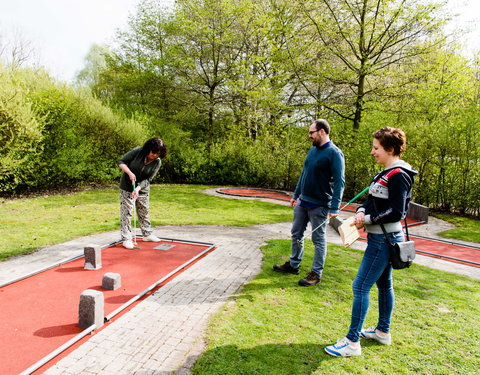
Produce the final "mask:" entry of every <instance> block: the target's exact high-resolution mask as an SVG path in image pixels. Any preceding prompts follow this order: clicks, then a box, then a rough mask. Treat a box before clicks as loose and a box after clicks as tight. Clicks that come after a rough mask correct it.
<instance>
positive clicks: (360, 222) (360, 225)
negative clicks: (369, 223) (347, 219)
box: [351, 212, 365, 229]
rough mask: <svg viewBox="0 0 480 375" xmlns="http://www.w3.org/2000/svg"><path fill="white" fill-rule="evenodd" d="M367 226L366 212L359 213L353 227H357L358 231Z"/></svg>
mask: <svg viewBox="0 0 480 375" xmlns="http://www.w3.org/2000/svg"><path fill="white" fill-rule="evenodd" d="M364 224H365V213H364V212H357V214H356V215H355V217H354V219H353V224H351V226H354V225H355V226H356V227H357V229H360V228H363V226H364Z"/></svg>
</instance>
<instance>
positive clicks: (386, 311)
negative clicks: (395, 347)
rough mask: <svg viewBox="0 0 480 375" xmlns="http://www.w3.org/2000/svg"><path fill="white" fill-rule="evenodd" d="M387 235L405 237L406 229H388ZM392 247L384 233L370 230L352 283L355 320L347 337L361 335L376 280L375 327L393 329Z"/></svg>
mask: <svg viewBox="0 0 480 375" xmlns="http://www.w3.org/2000/svg"><path fill="white" fill-rule="evenodd" d="M388 236H389V237H390V240H391V241H392V242H402V241H403V240H404V236H403V232H396V233H389V234H388ZM389 251H390V250H389V244H388V242H387V241H386V239H385V236H384V235H383V234H373V233H369V234H368V245H367V249H366V250H365V254H364V255H363V259H362V263H361V264H360V268H359V269H358V273H357V276H356V277H355V280H353V284H352V289H353V306H352V320H351V323H350V329H349V331H348V334H347V338H348V339H349V340H351V341H353V342H357V341H358V340H359V338H360V331H361V329H362V327H363V323H364V321H365V318H366V316H367V312H368V306H369V303H370V289H372V286H373V284H374V283H376V284H377V288H378V324H377V327H376V328H377V329H378V330H380V331H382V332H385V333H388V332H389V330H390V319H391V317H392V311H393V305H394V303H395V295H394V291H393V280H392V266H391V265H390V263H389Z"/></svg>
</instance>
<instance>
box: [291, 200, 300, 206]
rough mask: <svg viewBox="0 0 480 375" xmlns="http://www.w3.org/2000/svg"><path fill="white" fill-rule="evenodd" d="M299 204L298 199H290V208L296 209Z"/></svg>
mask: <svg viewBox="0 0 480 375" xmlns="http://www.w3.org/2000/svg"><path fill="white" fill-rule="evenodd" d="M297 203H298V199H293V198H292V199H290V206H292V207H295V206H296V205H297Z"/></svg>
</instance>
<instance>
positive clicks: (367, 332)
mask: <svg viewBox="0 0 480 375" xmlns="http://www.w3.org/2000/svg"><path fill="white" fill-rule="evenodd" d="M360 337H362V338H364V339H368V340H375V341H378V342H379V343H380V344H383V345H390V344H391V343H392V335H390V333H387V334H386V335H385V336H380V335H379V334H378V333H377V329H376V328H375V327H370V328H368V329H362V330H361V331H360Z"/></svg>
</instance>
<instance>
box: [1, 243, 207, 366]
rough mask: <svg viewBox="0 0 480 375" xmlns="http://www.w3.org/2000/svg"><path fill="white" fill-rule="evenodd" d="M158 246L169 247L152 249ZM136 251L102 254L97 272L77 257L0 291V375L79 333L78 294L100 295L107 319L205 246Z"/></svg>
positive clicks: (148, 247) (111, 249)
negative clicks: (115, 280)
mask: <svg viewBox="0 0 480 375" xmlns="http://www.w3.org/2000/svg"><path fill="white" fill-rule="evenodd" d="M162 243H165V244H174V245H175V246H174V247H173V248H171V249H169V250H167V251H163V250H155V249H154V247H157V246H158V245H160V244H162ZM138 246H139V247H140V250H127V249H124V248H123V247H121V246H120V245H117V246H112V247H109V248H106V249H104V250H102V268H101V269H100V270H95V271H88V270H84V268H83V267H84V263H85V260H84V258H80V259H78V260H75V261H72V262H69V263H67V264H64V265H62V266H59V267H55V268H52V269H50V270H47V271H44V272H42V273H40V274H37V275H34V276H31V277H29V278H27V279H24V280H20V281H18V282H15V283H13V284H10V285H6V286H4V287H2V288H0V306H1V308H0V374H2V375H10V374H12V375H13V374H18V373H20V372H21V371H24V370H25V369H27V368H28V367H30V366H31V365H33V364H34V363H36V362H37V361H39V360H41V359H42V358H43V357H45V356H46V355H48V354H49V353H51V352H52V351H54V350H55V349H57V348H58V347H60V346H61V345H63V344H64V343H66V342H67V341H68V340H70V339H71V338H73V337H75V336H76V335H77V334H79V333H80V332H81V331H82V330H81V329H80V328H78V326H77V324H78V307H79V301H80V294H81V293H82V292H83V291H84V290H86V289H95V290H100V291H102V292H103V293H104V298H105V315H108V314H110V313H111V312H113V311H115V310H116V309H117V308H118V307H120V306H121V305H123V304H124V303H126V302H127V301H128V300H130V299H131V298H133V297H135V296H136V295H137V294H139V293H141V292H142V291H144V290H145V289H147V288H148V287H149V286H150V285H152V284H154V283H156V282H157V281H158V280H160V279H161V278H162V277H164V276H166V275H168V274H169V273H170V272H171V271H173V270H175V269H176V268H178V267H179V266H181V265H182V264H184V263H185V262H187V261H189V260H190V259H192V258H193V257H195V256H196V255H198V254H200V253H201V252H202V251H204V250H206V249H207V248H208V247H209V246H208V245H203V244H201V245H197V244H185V243H179V242H170V241H162V242H157V243H153V242H142V241H141V240H139V241H138ZM106 272H115V273H119V274H120V275H121V287H120V288H119V289H117V290H104V289H102V287H101V285H102V278H103V275H104V274H105V273H106ZM51 365H53V363H52V364H51ZM43 370H45V368H43Z"/></svg>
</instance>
